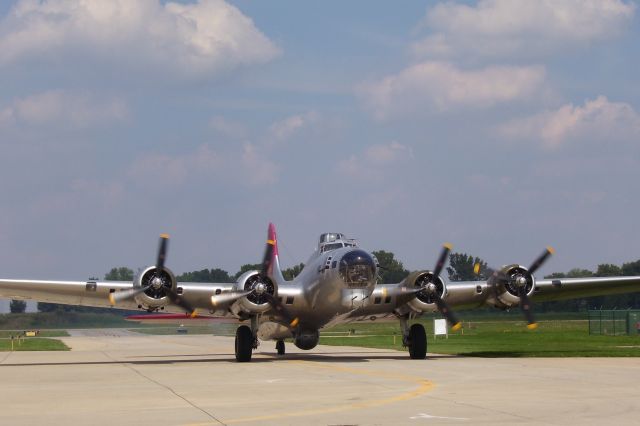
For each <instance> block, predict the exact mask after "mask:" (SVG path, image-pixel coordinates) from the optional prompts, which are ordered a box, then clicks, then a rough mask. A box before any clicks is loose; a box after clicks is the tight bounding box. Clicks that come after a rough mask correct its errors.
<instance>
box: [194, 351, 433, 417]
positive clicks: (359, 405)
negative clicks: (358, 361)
mask: <svg viewBox="0 0 640 426" xmlns="http://www.w3.org/2000/svg"><path fill="white" fill-rule="evenodd" d="M287 362H289V363H296V364H300V365H301V366H304V367H305V368H307V367H311V368H312V369H324V370H333V371H338V372H341V373H350V374H359V375H365V376H371V377H378V378H388V379H392V380H397V381H403V382H408V383H412V384H414V385H416V386H417V387H415V388H414V389H412V390H410V391H407V392H403V393H401V394H399V395H395V396H392V397H389V398H381V399H373V400H370V401H362V402H353V403H347V404H338V405H334V406H332V407H328V408H315V409H308V410H299V411H286V412H281V413H274V414H265V415H262V416H253V417H239V418H235V419H221V422H222V423H224V424H235V423H247V422H259V421H266V420H277V419H285V418H291V417H305V416H313V415H318V414H330V413H337V412H342V411H349V410H358V409H363V408H371V407H379V406H382V405H386V404H392V403H394V402H399V401H406V400H409V399H413V398H417V397H419V396H421V395H424V394H426V393H427V392H430V391H431V390H433V388H434V387H435V384H434V383H433V382H431V381H429V380H426V379H421V378H416V377H412V376H407V375H399V374H394V373H391V372H383V371H374V370H365V369H360V368H349V367H341V366H335V365H328V364H319V363H317V362H312V361H287ZM214 424H219V423H215V422H206V423H190V424H189V425H188V426H208V425H214Z"/></svg>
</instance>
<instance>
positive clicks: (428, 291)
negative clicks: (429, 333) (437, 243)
mask: <svg viewBox="0 0 640 426" xmlns="http://www.w3.org/2000/svg"><path fill="white" fill-rule="evenodd" d="M451 247H452V246H451V244H449V243H446V244H444V245H443V247H442V251H441V252H440V257H438V261H437V262H436V267H435V268H434V270H433V275H432V276H433V279H434V280H435V279H437V277H439V276H440V273H441V272H442V269H443V268H444V265H445V263H447V258H448V257H449V252H450V251H451ZM425 281H426V280H425ZM421 284H422V285H420V286H419V287H416V288H408V287H404V286H401V287H392V288H386V287H384V288H383V295H384V296H385V297H386V296H387V295H389V294H391V295H394V296H401V295H412V296H413V297H416V296H417V295H418V294H419V293H421V294H422V295H424V296H427V297H429V298H430V299H431V300H433V303H435V304H436V307H437V308H438V311H440V313H441V314H442V315H443V316H444V317H445V318H446V319H447V321H449V324H451V330H453V331H457V330H459V329H460V328H462V323H461V322H460V321H459V320H458V317H457V316H456V315H455V314H454V313H453V311H452V310H451V308H449V305H447V303H446V302H445V301H444V299H442V297H441V296H440V292H439V291H438V286H437V285H436V284H435V283H433V282H431V281H426V282H423V283H421ZM430 303H431V302H430Z"/></svg>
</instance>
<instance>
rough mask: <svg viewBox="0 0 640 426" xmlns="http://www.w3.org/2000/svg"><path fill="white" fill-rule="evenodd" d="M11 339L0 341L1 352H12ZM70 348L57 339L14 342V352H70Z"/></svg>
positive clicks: (27, 339) (32, 338) (26, 339)
mask: <svg viewBox="0 0 640 426" xmlns="http://www.w3.org/2000/svg"><path fill="white" fill-rule="evenodd" d="M11 350H12V349H11V339H0V352H6V351H11ZM68 350H69V347H68V346H67V345H65V344H64V343H62V342H61V341H60V340H57V339H47V338H43V337H27V338H24V339H21V341H19V340H17V339H16V340H14V341H13V351H68Z"/></svg>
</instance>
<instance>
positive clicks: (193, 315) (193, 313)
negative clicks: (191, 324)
mask: <svg viewBox="0 0 640 426" xmlns="http://www.w3.org/2000/svg"><path fill="white" fill-rule="evenodd" d="M189 316H190V317H191V318H195V317H197V316H198V311H197V310H194V311H193V312H191V314H189Z"/></svg>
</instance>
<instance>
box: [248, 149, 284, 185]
mask: <svg viewBox="0 0 640 426" xmlns="http://www.w3.org/2000/svg"><path fill="white" fill-rule="evenodd" d="M241 165H242V176H241V180H242V181H243V182H245V183H248V184H250V185H252V186H264V185H271V184H274V183H276V182H277V180H278V166H277V165H276V164H275V163H273V162H272V161H271V160H269V159H268V158H267V157H266V156H265V155H264V154H262V153H261V152H260V151H259V150H258V149H257V148H256V146H255V145H252V144H245V145H244V147H243V149H242V156H241Z"/></svg>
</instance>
